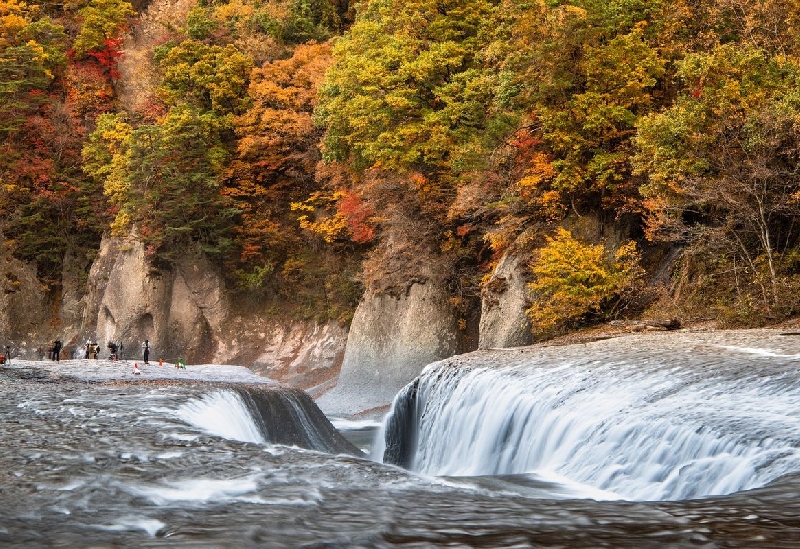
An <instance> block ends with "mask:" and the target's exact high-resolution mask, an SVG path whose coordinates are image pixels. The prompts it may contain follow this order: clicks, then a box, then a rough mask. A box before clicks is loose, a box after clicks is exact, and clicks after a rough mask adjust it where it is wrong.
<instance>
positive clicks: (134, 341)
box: [75, 238, 347, 394]
mask: <svg viewBox="0 0 800 549" xmlns="http://www.w3.org/2000/svg"><path fill="white" fill-rule="evenodd" d="M248 299H252V298H251V297H248V296H246V295H245V296H242V295H238V296H236V295H234V294H233V293H232V292H229V291H227V290H226V288H225V284H224V281H223V279H222V276H221V274H220V272H219V270H218V269H217V268H216V267H215V266H214V265H212V264H211V263H210V262H209V261H208V260H206V259H205V258H203V257H202V256H201V255H192V254H188V255H187V256H186V257H185V258H183V259H181V260H180V261H178V262H177V263H176V264H175V265H174V266H173V267H172V268H171V269H169V270H160V271H158V270H154V269H153V268H152V266H151V265H150V264H149V263H148V262H147V259H146V257H145V253H144V248H143V246H142V244H141V243H140V242H138V241H137V240H136V239H134V238H126V239H121V238H107V239H105V240H104V241H103V243H102V245H101V249H100V253H99V254H98V257H97V259H96V260H95V262H94V264H93V266H92V269H91V271H90V273H89V281H88V284H87V293H86V297H85V300H84V315H83V323H82V327H81V329H80V334H79V335H78V336H77V337H76V338H75V343H76V345H77V347H78V348H80V347H81V344H82V343H83V342H85V341H86V340H87V339H90V340H92V341H96V342H98V343H99V344H100V345H101V347H103V348H105V345H106V344H107V343H108V342H110V341H114V342H117V343H120V342H121V343H122V344H123V346H124V348H123V351H122V354H123V357H140V356H141V343H142V341H144V340H145V339H148V340H149V341H150V346H151V348H152V351H151V360H154V361H155V360H158V357H160V356H161V357H164V358H165V359H166V360H169V361H174V360H176V359H177V358H178V357H180V358H184V359H185V360H186V361H188V363H190V364H198V363H217V364H224V363H235V364H241V365H247V366H250V367H251V368H252V369H253V370H255V371H257V372H259V373H261V374H263V375H266V376H268V377H270V378H272V379H275V380H277V381H281V382H283V383H285V384H287V385H291V386H294V387H299V388H303V389H307V390H310V391H311V392H312V394H313V393H315V392H316V393H319V392H321V391H324V390H326V389H328V388H330V386H331V385H332V384H333V382H334V380H335V379H336V376H337V375H338V370H339V368H340V366H341V363H342V357H343V356H344V346H345V341H346V337H347V332H346V330H345V329H344V328H343V327H340V326H338V325H336V324H335V323H330V324H324V325H320V324H317V323H314V322H302V321H292V320H280V319H274V318H273V317H272V316H270V315H267V314H266V313H265V311H259V307H258V304H257V303H255V304H253V303H250V305H249V306H248V307H246V308H245V307H237V306H236V302H237V300H238V301H242V300H245V301H246V300H248Z"/></svg>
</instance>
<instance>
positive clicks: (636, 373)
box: [376, 351, 800, 501]
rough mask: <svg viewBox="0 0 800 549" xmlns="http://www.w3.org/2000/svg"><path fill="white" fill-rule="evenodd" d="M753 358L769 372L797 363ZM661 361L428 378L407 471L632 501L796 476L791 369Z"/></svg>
mask: <svg viewBox="0 0 800 549" xmlns="http://www.w3.org/2000/svg"><path fill="white" fill-rule="evenodd" d="M751 354H754V353H751ZM761 356H764V357H765V359H767V360H774V361H778V362H777V364H778V366H780V364H786V363H785V362H784V363H782V362H780V361H786V360H787V359H789V360H792V359H794V357H795V355H778V354H777V353H772V354H769V355H767V354H766V353H761V351H759V357H761ZM641 360H648V359H646V358H645V359H641ZM749 360H751V361H752V360H757V361H758V362H760V361H761V358H755V359H749ZM665 362H666V363H652V364H647V363H643V362H641V361H639V362H636V363H629V364H628V363H625V362H624V361H621V360H619V361H614V362H611V361H609V362H607V363H606V364H597V363H596V360H593V361H591V362H589V360H588V359H587V361H586V362H585V363H581V362H580V361H579V360H571V361H568V362H567V361H563V362H562V363H554V362H550V363H548V364H546V365H544V366H541V365H537V364H536V363H533V362H531V363H528V364H524V363H523V364H520V365H518V366H514V367H509V368H498V367H487V368H482V367H480V368H472V369H462V368H452V367H450V368H448V367H446V366H442V367H436V368H433V369H431V368H429V369H426V370H425V371H424V372H423V373H422V374H421V376H420V378H419V385H418V387H419V388H418V391H417V393H416V404H415V406H416V408H415V411H414V415H415V417H416V421H417V422H418V447H417V449H416V454H415V455H414V458H413V463H412V464H411V468H412V469H414V470H417V471H419V472H421V473H423V474H426V475H431V476H449V477H465V476H484V475H514V474H534V475H537V476H539V477H545V478H553V479H554V480H557V482H558V483H559V484H566V485H571V486H572V487H573V488H574V489H575V490H576V491H577V492H581V493H583V494H584V495H585V497H589V498H592V499H614V498H615V497H617V496H619V497H622V498H625V499H631V500H639V501H645V500H680V499H689V498H696V497H703V496H708V495H722V494H728V493H733V492H737V491H741V490H748V489H752V488H757V487H761V486H764V485H766V484H768V483H769V482H772V481H773V480H775V479H777V478H780V477H781V476H783V475H786V474H789V473H793V472H800V447H799V446H800V414H798V413H797V412H796V411H797V410H800V383H797V382H796V381H795V377H796V376H795V374H794V371H795V368H794V366H793V365H792V364H786V366H785V370H783V373H781V370H780V369H777V370H776V369H774V365H773V370H771V371H772V372H773V375H771V376H766V375H758V371H757V370H756V369H755V368H752V367H751V364H750V363H743V365H742V367H741V369H739V370H736V373H735V374H733V373H729V374H726V375H722V373H721V372H717V371H715V370H714V369H712V368H698V367H692V366H691V365H687V366H685V367H683V366H680V365H678V366H676V365H675V364H674V363H673V362H672V360H671V359H670V358H669V357H668V358H667V359H666V360H665ZM775 372H777V373H775ZM376 448H378V450H379V451H382V445H381V446H380V447H378V445H376ZM376 454H379V452H376ZM377 457H380V456H379V455H378V456H377Z"/></svg>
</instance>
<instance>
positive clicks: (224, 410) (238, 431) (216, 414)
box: [178, 390, 265, 444]
mask: <svg viewBox="0 0 800 549" xmlns="http://www.w3.org/2000/svg"><path fill="white" fill-rule="evenodd" d="M178 417H179V418H180V419H182V420H183V421H185V422H186V423H188V424H190V425H194V426H195V427H198V428H199V429H200V430H202V431H204V432H206V433H208V434H210V435H214V436H218V437H222V438H227V439H231V440H238V441H241V442H256V443H262V444H263V443H264V442H265V440H264V437H263V436H262V435H261V431H260V430H259V428H258V426H256V423H255V421H254V420H253V416H252V415H250V411H249V410H248V409H247V405H246V404H245V403H244V400H243V399H242V397H241V396H240V395H239V394H238V393H236V392H234V391H229V390H215V391H213V392H211V393H208V394H205V395H203V396H202V397H200V398H197V399H192V400H190V401H189V402H186V403H185V404H183V405H181V406H180V407H179V408H178Z"/></svg>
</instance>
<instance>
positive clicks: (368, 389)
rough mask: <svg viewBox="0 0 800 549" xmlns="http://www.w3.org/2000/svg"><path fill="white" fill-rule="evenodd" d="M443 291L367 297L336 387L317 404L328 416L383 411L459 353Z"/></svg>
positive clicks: (432, 285) (415, 289) (433, 288)
mask: <svg viewBox="0 0 800 549" xmlns="http://www.w3.org/2000/svg"><path fill="white" fill-rule="evenodd" d="M448 296H449V294H448V292H447V290H446V288H445V287H444V286H443V285H442V284H439V283H436V282H435V281H431V280H429V281H428V282H426V283H424V284H414V285H412V286H411V287H410V289H409V291H408V293H407V294H406V295H404V296H401V297H395V296H392V295H389V294H367V295H365V296H364V298H363V299H362V301H361V303H360V304H359V306H358V308H357V309H356V313H355V316H354V318H353V323H352V325H351V327H350V336H349V338H348V341H347V349H346V351H345V356H344V362H343V364H342V370H341V374H340V376H339V381H338V384H337V385H336V387H335V388H334V389H333V390H332V391H330V392H328V393H326V394H325V395H323V396H322V397H321V398H320V399H319V400H318V404H319V406H320V408H322V410H323V411H324V412H326V413H329V414H344V415H352V414H357V413H360V412H364V411H368V410H372V409H383V408H386V407H388V404H389V403H390V402H391V401H392V399H393V398H394V395H395V394H396V393H397V391H399V390H400V389H401V388H402V387H404V386H405V385H406V384H407V383H408V382H410V381H411V380H412V379H414V378H415V377H416V376H417V374H419V373H420V372H421V371H422V369H423V368H424V367H425V366H426V365H427V364H429V363H431V362H435V361H437V360H440V359H442V358H446V357H449V356H452V355H453V354H455V353H456V351H457V348H458V337H457V333H458V329H457V325H456V315H455V311H454V310H453V307H452V305H451V304H450V301H449V299H448Z"/></svg>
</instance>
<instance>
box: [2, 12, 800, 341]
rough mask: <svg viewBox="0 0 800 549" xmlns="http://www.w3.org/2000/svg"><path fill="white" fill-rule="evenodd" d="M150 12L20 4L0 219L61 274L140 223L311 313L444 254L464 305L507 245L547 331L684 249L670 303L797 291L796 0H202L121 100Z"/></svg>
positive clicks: (788, 309) (27, 253)
mask: <svg viewBox="0 0 800 549" xmlns="http://www.w3.org/2000/svg"><path fill="white" fill-rule="evenodd" d="M136 5H137V6H141V5H142V3H137V4H136ZM137 24H138V19H137V14H136V13H135V12H134V10H133V7H132V5H131V4H130V3H128V2H125V1H123V0H71V1H69V2H66V3H64V4H59V5H58V6H56V5H55V4H52V3H40V4H33V3H29V2H23V1H21V0H0V184H1V185H2V194H0V207H2V212H3V216H2V219H3V221H2V233H3V237H4V241H5V243H6V245H7V246H8V247H9V248H10V249H11V250H12V251H13V252H14V253H15V254H16V255H17V257H19V258H21V259H25V260H29V261H33V262H35V263H36V264H37V268H38V271H39V274H40V277H41V278H42V280H43V281H45V282H47V283H48V284H50V285H51V287H53V288H57V287H58V285H59V283H60V279H61V276H62V272H61V271H62V269H63V265H64V257H65V256H66V255H67V254H73V255H74V254H78V255H79V256H80V257H82V258H85V262H84V263H86V264H88V261H90V260H91V257H92V255H93V253H94V250H96V248H97V244H98V242H99V239H100V237H101V236H102V235H103V234H104V233H112V232H116V233H124V234H127V233H129V232H135V233H136V234H138V235H139V236H140V238H142V240H143V241H144V242H145V244H146V246H147V250H148V253H149V254H150V259H151V260H152V262H153V264H154V265H155V266H157V267H158V268H165V269H168V268H170V266H171V265H172V264H173V263H174V262H175V261H177V260H178V259H179V258H180V256H181V254H182V253H185V251H186V250H187V249H192V250H199V251H201V252H202V253H205V254H206V255H208V256H209V257H211V258H214V259H215V260H216V261H217V263H218V265H219V267H220V268H221V269H222V271H223V272H225V273H227V274H228V275H229V280H228V282H229V284H230V285H231V287H236V288H241V289H246V290H247V291H250V292H257V293H259V294H260V295H261V296H262V297H264V299H274V300H276V302H279V303H290V302H291V303H294V304H295V305H297V306H298V307H299V308H300V309H302V310H303V313H302V314H303V315H306V316H308V315H309V311H318V312H319V314H320V315H321V316H322V317H326V318H332V317H336V318H344V319H346V318H347V316H348V314H349V313H348V311H349V312H352V307H353V305H354V303H355V302H356V301H357V298H358V294H359V292H360V291H361V285H360V284H361V283H362V282H363V283H366V284H370V283H373V282H376V281H380V280H383V281H384V284H383V285H384V286H393V285H395V286H396V285H398V284H400V283H399V282H397V281H402V280H406V281H408V280H414V281H421V280H424V279H425V277H426V276H428V273H429V272H430V270H431V269H432V268H433V267H432V265H435V266H436V268H437V269H440V270H442V271H446V274H445V278H446V279H447V280H446V282H447V283H448V284H449V288H450V290H451V292H452V294H453V295H452V297H453V303H458V307H459V308H460V310H461V311H462V312H464V318H466V317H468V316H469V314H467V313H468V312H469V310H472V311H477V309H478V306H477V304H478V301H479V299H480V295H481V285H482V284H483V281H485V280H488V278H489V277H488V276H487V275H489V274H490V273H491V271H492V269H493V268H494V266H495V265H497V263H498V261H499V260H500V258H501V257H502V256H503V254H505V253H508V252H509V251H511V252H513V253H514V254H516V255H518V256H522V257H523V258H526V259H528V260H530V263H531V265H532V267H531V272H530V273H529V276H530V278H531V280H530V282H531V284H532V285H531V294H530V296H529V299H530V303H531V309H530V314H531V316H532V318H533V320H534V324H535V325H536V326H537V328H536V329H537V330H539V331H540V332H547V333H554V332H557V331H559V330H562V329H564V328H565V327H573V326H578V325H582V324H584V323H586V322H590V321H596V320H601V319H605V318H609V317H611V316H613V315H620V314H628V313H630V314H635V312H634V311H633V310H632V309H628V310H626V312H624V313H623V312H622V309H621V308H620V307H619V305H620V304H621V303H622V302H623V301H624V300H625V299H627V297H628V296H629V294H630V293H631V292H633V291H634V289H635V288H636V287H637V286H636V284H634V282H635V281H636V280H638V277H639V274H640V271H639V267H637V266H636V265H637V264H638V263H637V262H639V261H641V265H642V268H644V269H646V270H648V271H650V272H654V271H656V270H657V269H661V268H662V267H663V266H659V265H658V264H657V262H658V261H659V259H658V258H661V257H664V256H665V255H670V257H674V253H671V254H667V253H666V251H671V252H675V250H678V251H682V252H683V254H682V255H681V256H680V257H681V259H680V264H679V265H677V266H675V268H674V272H675V273H680V276H678V275H677V274H676V275H675V280H674V281H672V282H671V284H673V286H675V287H678V286H680V287H679V290H680V291H678V290H675V292H673V294H672V295H671V294H670V291H665V293H664V299H666V300H667V301H669V299H671V298H675V299H678V298H677V297H675V296H677V295H678V294H680V296H682V297H681V299H689V298H688V297H686V296H689V295H693V296H694V297H692V298H691V299H694V300H695V301H694V302H696V303H697V307H699V308H701V309H702V308H705V309H707V310H712V311H714V312H713V313H708V312H707V311H706V313H705V314H712V315H717V316H718V317H720V318H723V317H724V318H726V319H734V321H736V322H740V323H745V324H746V323H748V322H750V323H752V319H760V320H759V321H766V320H767V319H778V318H782V317H785V316H788V315H792V314H796V311H798V310H800V301H798V297H797V296H798V295H800V293H798V292H797V291H796V290H797V288H800V260H798V259H797V258H798V254H797V252H796V250H797V248H798V246H799V245H800V223H797V217H798V214H800V172H798V169H797V166H798V165H800V134H798V127H800V124H798V120H800V96H799V95H798V92H797V90H798V85H800V40H799V39H798V33H797V29H798V25H800V8H798V7H797V3H796V2H780V1H777V0H764V1H762V2H756V3H752V2H745V1H744V0H697V1H688V0H670V1H667V0H602V1H601V0H572V1H570V2H564V1H543V0H537V1H533V2H516V1H513V0H496V1H495V0H491V1H490V0H446V1H438V0H437V1H433V0H406V1H400V0H365V1H363V2H359V3H355V2H348V1H342V0H323V1H319V2H312V1H309V0H278V1H272V2H263V1H258V0H230V1H228V0H215V1H213V2H211V1H202V2H197V3H196V5H194V6H193V7H192V9H191V10H189V12H188V15H187V16H186V18H185V20H176V21H175V23H174V25H172V26H171V27H170V28H169V30H168V32H165V34H164V36H165V37H164V38H163V40H160V41H159V42H158V43H157V44H156V45H155V46H154V47H153V51H152V52H151V53H152V60H153V63H154V67H153V70H154V75H153V79H154V85H153V89H151V90H148V91H149V98H148V100H147V102H146V103H145V106H144V107H142V108H141V109H140V110H139V111H138V112H125V110H124V109H123V107H122V106H121V104H122V103H121V102H120V101H118V99H119V98H118V97H117V96H116V93H117V90H118V89H124V87H121V86H120V84H121V83H120V82H119V80H118V79H119V78H120V76H121V75H120V74H119V70H118V63H119V61H120V59H122V58H123V56H124V55H125V51H126V45H125V43H124V42H123V38H124V37H125V36H126V33H127V31H128V30H129V29H131V28H134V26H135V25H137ZM587 220H591V221H592V223H594V226H595V227H597V228H596V229H595V230H594V234H588V233H585V232H584V233H581V237H582V239H580V240H579V239H576V238H575V237H574V236H573V235H572V234H570V233H566V232H565V230H564V229H562V227H566V226H570V227H573V226H576V225H580V224H582V223H583V224H584V225H591V223H589V222H588V221H587ZM576 234H577V233H576ZM603 241H608V242H611V241H615V242H633V241H635V242H636V246H635V251H634V247H633V244H626V245H623V246H621V247H619V249H618V250H616V251H614V250H611V249H606V248H605V247H603V246H602V245H600V244H597V243H599V242H603ZM592 243H595V244H592ZM615 254H617V255H615ZM620 254H621V255H620ZM570 269H572V270H570ZM661 270H663V269H661ZM678 278H680V280H678ZM700 288H702V291H701V290H700ZM709 288H712V289H714V290H713V291H712V290H710V289H709ZM723 288H725V289H724V290H723ZM389 289H391V288H389ZM642 302H644V301H642Z"/></svg>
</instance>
